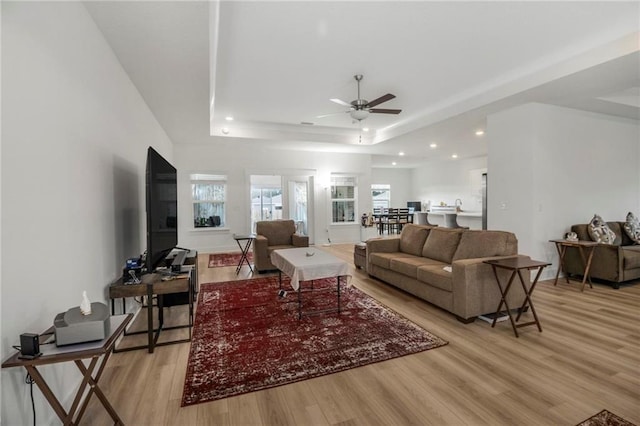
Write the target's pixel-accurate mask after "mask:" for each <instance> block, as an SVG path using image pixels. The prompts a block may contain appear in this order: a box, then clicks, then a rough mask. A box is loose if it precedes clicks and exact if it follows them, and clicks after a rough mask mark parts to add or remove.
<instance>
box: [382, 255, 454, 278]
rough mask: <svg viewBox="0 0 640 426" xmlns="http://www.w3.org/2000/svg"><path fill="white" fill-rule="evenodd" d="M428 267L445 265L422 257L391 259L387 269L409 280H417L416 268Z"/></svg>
mask: <svg viewBox="0 0 640 426" xmlns="http://www.w3.org/2000/svg"><path fill="white" fill-rule="evenodd" d="M429 265H431V266H433V265H442V266H445V265H446V264H445V263H442V262H438V261H437V260H433V259H428V258H426V257H422V256H411V257H396V258H394V259H391V261H390V262H389V269H391V270H392V271H394V272H399V273H401V274H403V275H406V276H408V277H411V278H417V277H418V268H419V267H421V266H429Z"/></svg>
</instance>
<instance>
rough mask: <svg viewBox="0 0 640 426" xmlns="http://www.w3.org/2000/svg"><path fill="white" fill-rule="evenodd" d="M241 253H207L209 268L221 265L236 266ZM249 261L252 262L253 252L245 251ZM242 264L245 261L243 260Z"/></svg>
mask: <svg viewBox="0 0 640 426" xmlns="http://www.w3.org/2000/svg"><path fill="white" fill-rule="evenodd" d="M241 256H242V253H240V252H237V253H213V254H210V255H209V268H219V267H221V266H238V263H240V257H241ZM247 258H248V259H249V263H251V264H253V253H252V252H249V253H247ZM243 265H246V263H244V262H243Z"/></svg>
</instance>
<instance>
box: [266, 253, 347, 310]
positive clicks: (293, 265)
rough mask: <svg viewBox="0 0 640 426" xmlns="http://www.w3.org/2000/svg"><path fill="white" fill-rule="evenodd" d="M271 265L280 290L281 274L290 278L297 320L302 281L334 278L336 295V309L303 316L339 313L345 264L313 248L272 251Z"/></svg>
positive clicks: (344, 277)
mask: <svg viewBox="0 0 640 426" xmlns="http://www.w3.org/2000/svg"><path fill="white" fill-rule="evenodd" d="M271 263H272V264H273V265H274V266H275V267H276V268H278V278H279V281H280V288H282V273H283V272H284V273H285V274H286V275H287V276H289V277H290V278H291V287H292V288H293V289H294V290H295V291H296V292H297V293H298V319H300V318H302V298H301V293H302V289H301V287H300V283H301V282H302V281H313V280H318V279H321V278H335V279H336V285H337V293H338V306H337V308H336V309H326V310H322V311H313V312H308V313H305V314H318V313H325V312H338V313H340V291H341V289H340V287H341V282H342V281H343V280H344V282H346V280H347V277H348V276H349V265H348V264H347V262H345V261H343V260H340V259H338V258H337V257H335V256H333V255H332V254H329V253H327V252H325V251H322V250H318V249H315V248H313V247H299V248H291V249H282V250H274V251H273V252H271Z"/></svg>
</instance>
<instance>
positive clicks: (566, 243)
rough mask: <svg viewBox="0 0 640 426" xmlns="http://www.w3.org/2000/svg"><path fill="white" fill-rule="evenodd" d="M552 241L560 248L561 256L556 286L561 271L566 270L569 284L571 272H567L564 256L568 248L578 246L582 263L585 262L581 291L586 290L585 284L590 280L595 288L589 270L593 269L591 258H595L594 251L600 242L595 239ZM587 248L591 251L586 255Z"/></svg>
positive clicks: (554, 283)
mask: <svg viewBox="0 0 640 426" xmlns="http://www.w3.org/2000/svg"><path fill="white" fill-rule="evenodd" d="M549 242H551V243H555V245H556V249H557V250H558V256H560V265H559V266H558V272H556V280H555V281H554V282H553V285H554V286H555V285H556V284H558V277H559V276H560V271H562V270H565V278H566V279H567V284H569V274H568V273H567V272H566V269H565V266H564V256H565V254H566V253H567V248H569V247H576V248H577V249H578V252H579V253H580V258H581V259H582V263H583V264H584V272H583V274H582V287H580V291H584V285H585V283H586V282H587V280H588V281H589V287H591V288H593V284H592V283H591V277H590V276H589V271H590V270H591V260H592V259H593V252H594V250H595V249H596V246H597V245H598V243H596V242H595V241H585V240H577V241H570V240H549ZM585 249H587V250H589V253H588V254H586V255H585V252H584V251H585Z"/></svg>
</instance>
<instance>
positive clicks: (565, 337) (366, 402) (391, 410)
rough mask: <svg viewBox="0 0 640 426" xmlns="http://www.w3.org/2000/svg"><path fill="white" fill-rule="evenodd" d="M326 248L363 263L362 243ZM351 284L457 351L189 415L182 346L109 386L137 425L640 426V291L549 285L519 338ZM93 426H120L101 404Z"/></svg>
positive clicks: (223, 274)
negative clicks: (601, 416)
mask: <svg viewBox="0 0 640 426" xmlns="http://www.w3.org/2000/svg"><path fill="white" fill-rule="evenodd" d="M322 249H326V250H327V251H329V252H331V253H333V254H335V255H337V256H339V257H341V258H343V259H344V260H345V261H347V262H349V264H351V265H353V244H334V245H332V246H331V247H322ZM207 262H208V255H207V254H201V255H200V258H199V270H200V282H201V283H206V282H213V281H228V280H236V279H244V278H248V277H250V276H251V273H250V272H249V269H248V267H246V266H244V267H243V268H242V271H241V272H240V274H239V275H238V276H236V274H235V267H224V268H208V267H207ZM352 274H353V278H352V281H351V283H352V284H353V285H355V286H356V287H358V288H359V289H361V290H363V291H364V292H366V293H368V294H370V295H371V296H373V297H374V298H376V299H377V300H379V301H380V302H382V303H383V304H385V305H387V306H389V307H390V308H392V309H394V310H395V311H397V312H399V313H401V314H402V315H404V316H405V317H407V318H409V319H410V320H412V321H414V322H415V323H417V324H419V325H421V326H422V327H424V328H425V329H427V330H429V331H430V332H432V333H434V334H436V335H438V336H440V337H442V338H444V339H446V340H448V341H449V345H447V346H445V347H442V348H438V349H434V350H430V351H426V352H421V353H418V354H414V355H409V356H405V357H401V358H397V359H393V360H389V361H385V362H381V363H377V364H373V365H368V366H365V367H360V368H356V369H352V370H348V371H345V372H341V373H337V374H332V375H328V376H323V377H319V378H315V379H311V380H306V381H303V382H298V383H294V384H291V385H286V386H281V387H277V388H273V389H268V390H264V391H260V392H253V393H249V394H245V395H240V396H236V397H232V398H227V399H223V400H219V401H214V402H210V403H204V404H198V405H194V406H190V407H185V408H181V407H180V401H181V397H182V388H183V384H184V375H185V371H186V366H187V359H188V355H189V344H188V343H183V344H178V345H172V346H163V347H158V348H156V351H155V353H154V354H148V353H147V352H146V351H132V352H124V353H116V354H113V355H112V357H111V359H110V360H109V363H108V365H107V367H106V369H105V372H104V375H103V377H102V380H101V387H102V388H103V390H104V391H105V393H106V394H107V395H108V397H109V398H110V400H111V401H112V403H113V405H114V407H115V408H116V410H117V411H118V412H119V414H120V415H121V417H122V418H123V420H124V422H125V424H128V425H414V424H415V425H536V426H537V425H575V424H577V423H578V422H580V421H582V420H584V419H586V418H588V417H590V416H592V415H594V414H596V413H597V412H599V411H600V410H602V409H607V410H609V411H611V412H613V413H615V414H617V415H619V416H621V417H623V418H625V419H627V420H629V421H631V422H633V423H636V424H638V425H640V281H636V282H635V283H634V284H633V285H624V286H622V287H621V288H620V289H619V290H614V289H613V288H611V287H609V286H605V285H602V284H596V283H594V288H593V289H590V288H588V286H587V288H585V291H584V292H583V293H581V292H580V290H579V284H578V283H576V282H573V281H572V282H571V284H566V283H565V282H559V283H558V286H557V287H554V286H553V282H552V281H544V282H540V283H539V284H538V287H537V289H536V291H535V292H534V295H533V301H534V303H535V306H536V310H537V312H538V315H539V317H540V322H541V324H542V329H543V332H542V333H540V332H538V331H537V329H536V328H535V327H526V328H521V329H519V332H520V338H518V339H516V338H515V336H514V335H513V331H512V329H511V327H510V325H509V323H508V322H503V323H499V324H498V325H497V326H496V328H495V329H492V328H491V326H490V324H488V323H485V322H483V321H480V320H476V321H475V322H474V323H472V324H467V325H465V324H462V323H460V322H458V321H457V320H456V319H455V318H454V316H453V315H451V314H449V313H447V312H445V311H443V310H441V309H439V308H437V307H435V306H432V305H430V304H428V303H425V302H423V301H421V300H419V299H417V298H415V297H413V296H411V295H409V294H407V293H404V292H402V291H399V290H396V289H394V288H393V287H391V286H389V285H386V284H384V283H382V282H380V281H378V280H375V279H371V278H369V277H368V275H367V274H366V273H364V272H363V271H362V270H359V269H355V268H353V271H352ZM256 275H257V274H256ZM171 309H172V310H177V309H178V308H177V307H174V308H171ZM172 315H174V316H175V317H176V318H177V319H178V320H179V318H178V317H179V316H180V315H178V314H177V313H173V314H172ZM185 315H186V314H184V313H182V319H183V318H184V316H185ZM527 315H531V314H530V313H528V314H527ZM127 339H129V338H127ZM83 424H91V425H108V424H111V423H110V419H109V417H108V415H107V414H106V412H104V410H103V409H102V407H101V406H100V405H99V404H98V403H97V401H95V400H93V401H91V403H90V405H89V408H88V410H87V413H86V414H85V418H84V419H83Z"/></svg>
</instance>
